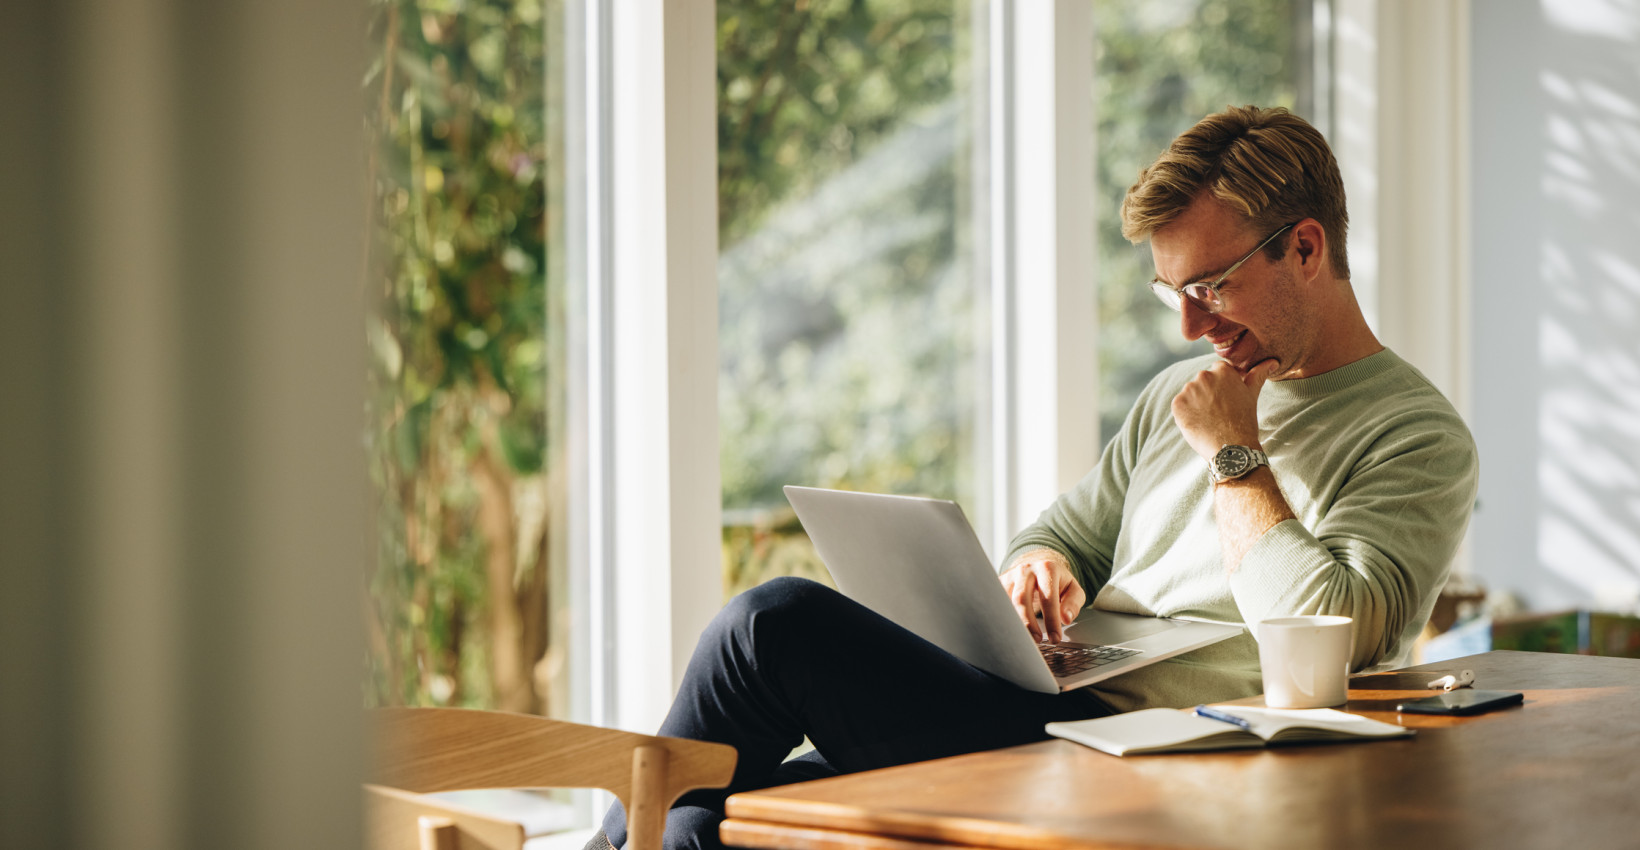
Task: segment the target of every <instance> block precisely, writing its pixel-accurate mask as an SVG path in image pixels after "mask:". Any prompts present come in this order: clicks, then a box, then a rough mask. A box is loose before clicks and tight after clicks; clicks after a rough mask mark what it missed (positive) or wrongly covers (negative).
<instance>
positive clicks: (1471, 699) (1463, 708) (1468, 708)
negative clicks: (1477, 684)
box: [1395, 688, 1526, 715]
mask: <svg viewBox="0 0 1640 850" xmlns="http://www.w3.org/2000/svg"><path fill="white" fill-rule="evenodd" d="M1525 699H1526V697H1525V695H1524V694H1521V693H1519V692H1517V691H1477V690H1473V689H1471V688H1459V689H1458V690H1455V691H1447V692H1446V693H1444V694H1436V695H1435V696H1432V697H1424V698H1423V699H1414V700H1408V701H1406V702H1403V703H1401V704H1400V705H1398V706H1396V707H1395V710H1396V711H1401V712H1405V713H1407V714H1459V715H1464V714H1480V713H1481V712H1483V711H1491V710H1492V709H1494V708H1503V707H1504V706H1509V705H1520V704H1521V703H1522V702H1524V701H1525Z"/></svg>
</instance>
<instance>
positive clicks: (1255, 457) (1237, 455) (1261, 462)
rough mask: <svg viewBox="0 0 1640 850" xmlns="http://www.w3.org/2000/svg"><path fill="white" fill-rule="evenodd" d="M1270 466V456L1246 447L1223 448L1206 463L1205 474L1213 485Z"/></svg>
mask: <svg viewBox="0 0 1640 850" xmlns="http://www.w3.org/2000/svg"><path fill="white" fill-rule="evenodd" d="M1269 465H1270V456H1269V455H1267V454H1265V453H1264V452H1261V451H1259V450H1258V449H1251V448H1248V447H1246V446H1225V447H1224V448H1222V449H1219V451H1218V453H1217V454H1215V455H1213V459H1212V460H1209V461H1208V462H1207V474H1208V475H1210V476H1212V477H1213V483H1214V484H1222V483H1224V482H1226V481H1229V480H1231V479H1232V478H1240V477H1242V476H1243V475H1246V474H1247V473H1249V472H1252V471H1253V470H1255V469H1257V468H1259V467H1261V466H1269Z"/></svg>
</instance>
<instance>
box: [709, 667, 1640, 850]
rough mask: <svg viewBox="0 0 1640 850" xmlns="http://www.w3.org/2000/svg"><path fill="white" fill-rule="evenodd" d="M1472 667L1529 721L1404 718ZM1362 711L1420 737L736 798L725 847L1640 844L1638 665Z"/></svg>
mask: <svg viewBox="0 0 1640 850" xmlns="http://www.w3.org/2000/svg"><path fill="white" fill-rule="evenodd" d="M1461 669H1470V670H1473V671H1475V679H1476V681H1475V684H1476V686H1477V687H1480V688H1486V689H1492V690H1514V691H1523V692H1524V693H1525V695H1526V702H1525V705H1523V706H1520V707H1518V708H1509V709H1503V710H1501V711H1496V712H1493V713H1490V714H1484V715H1478V716H1475V717H1468V718H1453V717H1432V716H1425V715H1410V714H1409V715H1398V714H1397V713H1396V711H1395V706H1396V704H1397V703H1399V702H1401V701H1403V700H1404V699H1406V698H1408V697H1417V696H1425V695H1428V694H1429V693H1432V692H1431V691H1429V690H1427V689H1426V688H1425V687H1424V686H1425V684H1427V683H1428V682H1429V680H1431V679H1433V678H1435V677H1436V676H1438V675H1441V674H1444V673H1447V672H1456V671H1458V670H1461ZM1242 702H1244V703H1248V704H1255V705H1256V704H1260V703H1261V702H1262V699H1261V698H1255V699H1252V700H1243V701H1242ZM1345 710H1347V711H1350V712H1354V713H1359V714H1362V715H1365V716H1368V717H1373V718H1376V719H1379V720H1386V721H1388V722H1391V723H1400V724H1401V725H1403V726H1409V727H1413V728H1416V729H1417V730H1418V734H1417V735H1415V736H1413V737H1411V738H1405V739H1397V740H1391V741H1372V742H1359V743H1346V744H1310V745H1298V746H1288V747H1282V748H1276V749H1267V750H1257V749H1255V750H1236V751H1229V752H1219V753H1188V754H1186V753H1177V754H1168V755H1150V756H1129V757H1127V758H1118V757H1115V756H1110V755H1106V754H1104V753H1101V752H1098V751H1096V750H1092V749H1089V748H1087V747H1083V746H1080V745H1077V744H1072V743H1070V742H1067V741H1059V740H1054V741H1047V742H1043V743H1039V744H1029V745H1026V746H1021V747H1012V748H1009V749H1003V750H994V751H990V752H983V753H973V754H970V755H964V756H956V757H953V758H948V759H940V760H937V761H929V762H922V763H919V764H910V765H903V766H900V767H894V768H888V769H885V770H876V771H871V772H868V773H858V774H853V775H849V776H839V777H834V778H831V779H821V780H816V781H813V782H805V783H800V784H797V785H788V786H784V787H780V788H771V789H766V790H763V791H755V792H748V793H743V794H736V795H735V796H733V797H730V798H729V803H728V815H729V819H728V820H727V821H725V822H724V824H723V832H722V834H723V838H724V840H725V841H726V842H727V843H729V844H730V845H732V846H739V847H752V848H783V850H821V848H849V850H933V849H934V848H940V847H952V848H959V847H960V848H973V847H992V848H1029V850H1041V848H1110V847H1223V848H1242V847H1244V848H1261V850H1262V848H1288V847H1294V848H1312V847H1327V848H1332V847H1344V848H1349V847H1373V848H1380V847H1402V846H1414V845H1416V846H1419V847H1427V848H1434V850H1449V848H1483V850H1497V848H1509V847H1576V848H1600V847H1626V848H1634V847H1640V660H1635V659H1622V658H1595V657H1588V656H1579V655H1551V654H1546V653H1534V652H1488V653H1485V654H1482V655H1475V656H1470V657H1468V658H1462V659H1457V660H1454V661H1448V662H1443V663H1440V664H1431V665H1425V666H1423V667H1412V668H1408V670H1407V671H1401V672H1395V673H1383V674H1377V675H1373V676H1363V677H1356V678H1355V679H1352V680H1351V689H1350V701H1349V704H1348V705H1347V706H1345Z"/></svg>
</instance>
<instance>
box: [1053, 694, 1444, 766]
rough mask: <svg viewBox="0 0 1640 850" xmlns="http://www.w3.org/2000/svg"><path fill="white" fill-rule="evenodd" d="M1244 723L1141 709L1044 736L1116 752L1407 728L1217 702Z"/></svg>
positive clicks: (1059, 727)
mask: <svg viewBox="0 0 1640 850" xmlns="http://www.w3.org/2000/svg"><path fill="white" fill-rule="evenodd" d="M1213 708H1214V709H1215V710H1217V711H1219V712H1221V713H1223V714H1228V715H1231V716H1233V717H1239V718H1241V719H1242V720H1245V721H1247V727H1248V728H1246V729H1242V728H1238V727H1236V726H1234V725H1231V724H1229V723H1226V722H1224V721H1222V720H1212V719H1209V718H1206V717H1198V716H1196V715H1195V714H1193V713H1191V712H1189V711H1187V710H1182V709H1174V708H1147V709H1143V710H1141V711H1132V712H1128V713H1127V714H1115V715H1111V716H1110V717H1095V718H1093V719H1092V720H1072V721H1068V722H1061V723H1049V724H1048V725H1047V730H1048V734H1050V735H1056V736H1058V737H1060V738H1064V739H1065V740H1067V741H1075V742H1076V743H1078V744H1085V745H1087V746H1090V747H1093V748H1094V749H1096V750H1101V751H1103V752H1107V753H1110V754H1111V755H1117V756H1128V755H1140V754H1144V753H1177V752H1190V751H1193V750H1230V749H1241V748H1247V747H1263V746H1268V745H1272V744H1293V743H1305V742H1320V741H1358V740H1372V739H1376V738H1404V737H1406V736H1408V735H1411V734H1412V730H1411V729H1407V728H1405V727H1402V726H1396V725H1394V724H1393V723H1382V722H1379V721H1377V720H1370V719H1368V718H1365V717H1361V716H1359V715H1355V714H1347V713H1345V712H1342V711H1337V710H1335V709H1331V708H1310V709H1282V708H1260V707H1257V706H1240V705H1237V706H1227V705H1217V706H1214V707H1213Z"/></svg>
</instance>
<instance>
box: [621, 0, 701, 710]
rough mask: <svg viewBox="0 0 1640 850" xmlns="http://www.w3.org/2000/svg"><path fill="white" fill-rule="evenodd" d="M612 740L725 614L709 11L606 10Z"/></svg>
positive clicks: (658, 701) (688, 3)
mask: <svg viewBox="0 0 1640 850" xmlns="http://www.w3.org/2000/svg"><path fill="white" fill-rule="evenodd" d="M610 36H611V43H612V54H611V56H612V60H613V74H612V79H613V85H612V90H611V92H610V104H611V106H612V109H613V113H612V118H613V122H612V132H611V137H610V144H609V150H610V154H611V160H610V167H611V174H612V176H613V182H612V204H613V206H612V209H611V213H612V214H611V217H610V223H611V234H610V237H611V243H612V245H613V248H614V251H613V267H612V269H611V270H610V271H611V276H610V280H611V282H612V297H611V300H610V305H611V316H610V328H611V330H612V340H611V350H612V352H613V363H612V371H611V381H612V394H613V404H612V409H611V416H612V421H610V422H609V423H608V427H607V431H608V434H609V435H610V437H611V442H610V444H609V446H608V449H609V451H610V457H611V462H612V482H611V486H612V493H611V495H612V498H611V500H610V505H611V510H612V515H611V517H610V524H611V527H612V528H613V531H614V535H613V538H612V548H613V551H612V552H611V556H612V557H611V558H610V560H609V563H610V566H611V568H612V570H613V581H612V583H611V587H612V588H613V599H612V600H611V603H612V604H611V606H610V607H609V609H608V610H609V611H610V612H611V614H612V616H613V617H614V622H613V623H612V640H613V644H614V659H615V665H616V672H615V694H616V706H615V708H616V712H615V717H614V718H613V723H614V725H617V726H620V727H622V728H628V729H634V730H638V731H652V730H653V729H654V728H655V727H656V726H657V725H658V724H659V722H660V720H661V719H662V718H663V717H664V715H665V713H666V709H667V707H668V706H669V705H670V703H671V700H672V694H673V692H674V691H675V689H676V686H677V683H678V681H679V680H680V679H681V677H682V674H683V669H684V666H685V664H686V663H687V661H688V659H689V655H690V653H691V651H692V650H693V648H694V645H695V641H696V638H697V637H698V636H699V634H700V631H701V629H702V628H703V627H704V626H705V625H706V623H707V622H708V621H709V620H710V618H711V616H712V614H713V613H714V612H715V611H716V610H717V608H718V607H719V606H720V605H721V603H722V593H723V591H722V578H721V576H720V571H721V566H720V564H721V555H720V549H721V535H722V531H721V525H722V520H721V514H722V507H721V505H722V496H721V492H720V490H721V488H720V484H719V482H720V478H721V474H720V472H719V469H718V449H717V447H718V431H717V374H718V357H717V135H716V127H717V124H716V55H715V49H716V40H715V7H714V5H713V3H712V2H710V0H666V2H662V0H633V2H624V3H617V4H614V6H613V14H612V15H611V19H610Z"/></svg>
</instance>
